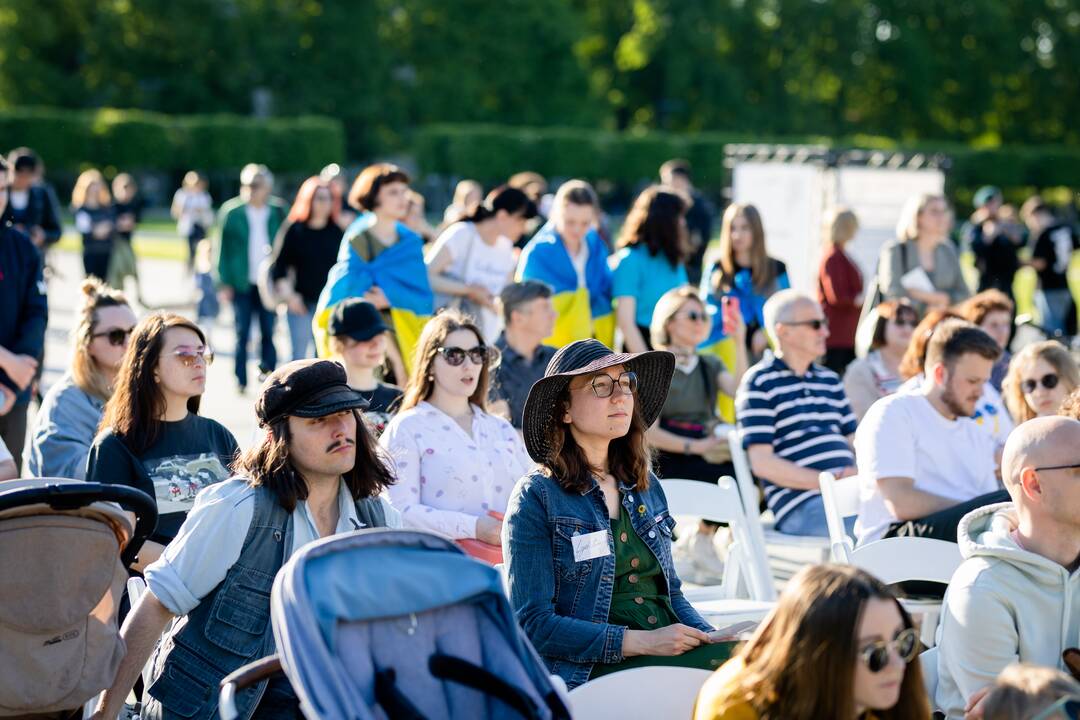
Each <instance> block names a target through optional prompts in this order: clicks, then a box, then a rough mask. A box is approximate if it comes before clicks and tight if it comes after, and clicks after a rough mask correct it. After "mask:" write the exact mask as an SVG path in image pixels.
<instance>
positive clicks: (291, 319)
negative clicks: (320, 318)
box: [285, 310, 315, 360]
mask: <svg viewBox="0 0 1080 720" xmlns="http://www.w3.org/2000/svg"><path fill="white" fill-rule="evenodd" d="M314 317H315V314H314V313H311V312H306V313H304V314H303V315H298V314H296V313H294V312H292V311H291V310H290V311H289V312H286V313H285V320H286V321H287V322H288V323H289V347H291V348H292V359H293V360H306V359H307V358H309V357H314V356H315V335H313V334H312V332H311V321H312V319H313V318H314Z"/></svg>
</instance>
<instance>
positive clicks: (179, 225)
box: [169, 170, 214, 268]
mask: <svg viewBox="0 0 1080 720" xmlns="http://www.w3.org/2000/svg"><path fill="white" fill-rule="evenodd" d="M206 188H207V183H206V179H205V178H204V177H202V176H200V175H199V173H197V172H195V171H194V170H190V171H188V173H187V174H186V175H184V182H183V184H182V185H181V186H180V189H179V190H177V191H176V194H175V195H173V201H172V208H171V209H170V211H169V213H170V214H171V215H172V216H173V219H174V220H176V232H177V234H178V235H179V236H180V237H182V238H185V239H186V240H187V241H188V250H189V253H188V267H189V268H190V267H192V266H193V265H194V262H195V246H196V245H198V244H199V241H200V240H202V239H203V238H204V237H206V233H207V231H208V230H209V229H210V227H211V226H212V225H213V224H214V206H213V201H212V200H211V199H210V193H209V192H207V190H206Z"/></svg>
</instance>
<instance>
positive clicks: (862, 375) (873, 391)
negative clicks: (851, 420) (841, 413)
mask: <svg viewBox="0 0 1080 720" xmlns="http://www.w3.org/2000/svg"><path fill="white" fill-rule="evenodd" d="M844 394H845V395H847V399H848V402H849V403H851V409H852V411H853V412H854V413H855V417H856V418H858V419H859V420H862V419H863V417H865V416H866V412H867V410H869V409H870V406H871V405H873V404H874V403H875V402H876V401H877V400H878V398H880V397H881V395H880V393H879V392H878V387H877V383H875V382H874V371H873V370H872V369H871V368H870V364H869V363H868V362H867V361H866V359H865V358H863V359H860V360H856V361H855V362H853V363H851V364H850V365H848V367H847V370H845V371H844Z"/></svg>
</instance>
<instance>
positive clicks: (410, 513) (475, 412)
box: [379, 310, 530, 561]
mask: <svg viewBox="0 0 1080 720" xmlns="http://www.w3.org/2000/svg"><path fill="white" fill-rule="evenodd" d="M494 357H495V356H494V354H493V352H492V351H491V349H490V348H488V347H487V346H486V345H485V344H484V341H483V339H482V335H481V332H480V329H479V328H478V327H477V326H476V324H475V323H473V322H472V320H471V319H469V318H468V317H467V316H464V315H462V314H461V313H459V312H457V311H456V310H445V311H443V312H441V313H439V314H438V315H436V316H435V317H434V318H432V319H431V320H429V321H428V323H427V325H426V326H425V327H424V331H423V333H421V335H420V339H419V341H418V342H417V347H416V355H415V357H414V361H413V365H412V375H410V376H409V382H408V384H407V385H406V386H405V396H404V397H403V398H402V401H401V409H400V410H399V411H398V414H397V416H396V417H394V419H393V420H391V421H390V423H389V424H388V425H387V426H386V429H385V430H384V431H383V434H382V436H381V437H380V438H379V444H380V445H382V446H383V448H385V449H386V451H387V452H388V453H389V455H390V456H391V457H392V458H393V461H394V466H395V469H396V471H397V478H398V479H397V483H395V484H394V485H391V486H390V491H389V492H390V499H391V501H392V502H393V503H394V507H396V508H397V509H398V510H400V511H401V516H402V521H403V522H404V524H405V526H406V527H415V528H422V529H424V530H433V531H435V532H438V533H441V534H443V535H446V536H447V537H450V538H454V539H456V540H470V539H471V540H479V541H481V542H483V543H486V544H487V545H488V546H490V547H487V548H484V547H483V546H481V550H482V551H483V550H486V551H487V553H486V554H483V553H481V552H478V553H477V554H478V555H479V556H481V557H486V558H488V559H495V560H496V561H499V560H498V553H499V550H498V546H499V545H500V543H501V532H502V513H503V512H504V511H505V510H506V502H507V500H508V499H509V497H510V491H511V489H513V487H514V482H515V481H517V479H518V478H520V477H521V476H522V475H524V474H525V472H526V471H527V470H528V468H529V466H530V462H529V459H528V456H526V454H525V448H524V446H523V445H522V443H521V438H520V437H519V436H518V434H517V431H516V430H514V427H513V426H512V425H511V424H510V423H509V422H507V421H506V420H503V419H502V418H500V417H496V416H494V415H490V414H488V413H487V411H486V409H487V395H488V382H489V379H490V376H491V366H492V364H493V362H494ZM473 547H475V545H474V546H473Z"/></svg>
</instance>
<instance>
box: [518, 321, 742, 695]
mask: <svg viewBox="0 0 1080 720" xmlns="http://www.w3.org/2000/svg"><path fill="white" fill-rule="evenodd" d="M674 370H675V357H674V356H673V355H672V354H671V353H669V352H663V351H650V352H645V353H635V354H625V353H623V354H616V353H613V352H612V351H611V350H610V349H608V348H607V347H606V346H604V344H603V343H601V342H599V341H598V340H580V341H577V342H573V343H570V344H569V345H566V346H565V347H563V348H562V349H560V350H559V351H558V352H557V353H555V355H554V356H552V358H551V362H550V363H548V367H547V371H546V372H545V374H544V377H543V378H541V379H540V380H538V381H537V382H536V383H535V384H534V385H533V386H532V389H531V390H530V391H529V399H528V400H527V401H526V403H525V413H524V422H523V428H522V429H523V431H524V436H525V446H526V447H527V448H528V450H529V455H531V456H532V459H533V460H535V461H536V462H537V463H538V464H539V465H540V469H539V470H538V471H536V472H534V473H532V474H530V475H528V476H527V477H525V478H522V480H521V481H520V482H519V483H518V484H517V487H515V489H514V494H513V496H512V497H511V498H510V504H509V507H508V509H507V512H506V527H505V529H504V531H503V550H504V552H505V553H506V569H507V579H508V586H509V591H510V603H511V605H512V606H513V608H514V612H515V614H516V616H517V620H518V623H519V624H520V625H521V627H522V628H523V629H524V630H525V632H526V634H528V636H529V639H530V640H531V641H532V643H533V645H534V646H535V647H536V649H537V651H538V652H539V653H540V655H541V657H543V658H544V661H545V662H546V663H547V665H548V668H549V669H550V670H551V672H552V673H555V674H557V675H559V676H560V677H562V678H563V680H565V681H566V684H567V685H568V686H569V687H571V688H573V687H576V686H577V685H580V684H582V683H584V682H586V681H587V680H589V679H590V678H595V677H598V676H600V675H605V674H608V673H611V672H615V671H618V670H623V669H627V668H631V667H636V666H642V665H680V666H684V667H698V668H713V667H717V666H718V665H719V664H720V663H722V662H723V661H724V660H726V659H727V657H728V656H729V654H730V652H731V645H730V644H729V643H716V644H713V643H712V642H711V640H710V637H709V635H708V633H709V632H710V631H712V629H713V628H712V627H710V626H709V624H708V623H706V622H705V621H704V620H703V619H702V618H701V616H700V615H699V614H698V612H697V611H696V610H694V608H693V607H691V605H690V603H689V601H688V600H687V599H686V598H685V597H684V596H683V594H682V589H681V588H682V583H681V581H680V580H679V575H678V573H677V572H676V570H675V566H674V564H673V562H672V556H671V537H672V530H673V528H674V526H675V519H674V518H672V517H671V515H670V513H669V512H668V507H667V500H666V498H665V497H664V491H663V489H662V488H661V487H660V483H659V481H658V480H657V478H656V475H654V474H653V472H652V469H651V468H650V463H649V447H648V442H647V440H646V431H647V429H648V428H649V427H650V426H651V425H652V424H653V423H654V422H656V419H657V417H659V415H660V410H661V408H663V406H664V400H665V399H666V398H667V394H668V387H669V386H670V384H671V375H672V373H673V372H674Z"/></svg>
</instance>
